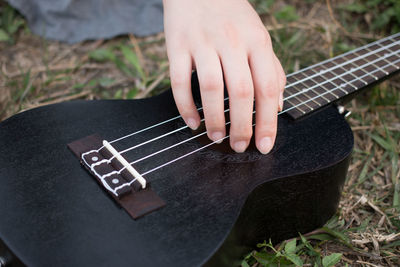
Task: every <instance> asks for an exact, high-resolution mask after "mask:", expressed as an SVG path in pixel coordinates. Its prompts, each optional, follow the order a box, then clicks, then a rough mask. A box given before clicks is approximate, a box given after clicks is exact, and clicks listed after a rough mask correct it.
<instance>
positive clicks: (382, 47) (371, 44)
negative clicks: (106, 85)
mask: <svg viewBox="0 0 400 267" xmlns="http://www.w3.org/2000/svg"><path fill="white" fill-rule="evenodd" d="M398 36H400V33H397V34H394V35H391V36H388V37H385V38H383V39H380V40H377V41H375V42H372V43H369V44H367V45H365V46H362V47H359V48H356V49H354V50H351V51H348V52H346V53H344V54H341V55H339V56H337V57H335V58H330V59H327V60H324V61H321V62H319V63H317V64H314V65H311V66H309V67H306V68H304V69H301V70H299V71H296V72H293V73H290V74H288V75H287V76H286V77H287V78H289V77H291V76H293V75H295V74H298V73H300V72H304V71H306V70H308V69H310V68H315V67H317V66H320V65H322V64H325V63H329V62H332V61H334V60H335V59H336V58H339V57H345V56H346V55H348V54H351V53H354V52H357V51H360V50H362V49H366V48H368V47H370V46H373V45H376V44H379V43H383V42H385V41H387V40H389V39H393V38H396V37H398ZM393 44H397V41H395V42H394V43H393ZM380 46H381V45H380ZM388 47H391V46H381V48H380V49H377V50H373V51H370V52H368V53H367V54H368V55H369V54H370V53H376V52H377V51H378V50H379V51H381V50H382V49H386V48H388ZM367 54H365V55H360V56H358V57H356V58H354V59H352V61H356V60H358V59H360V58H362V57H365V56H366V55H367ZM348 63H349V62H346V64H348ZM343 64H344V63H342V64H339V65H340V66H341V65H343ZM339 65H335V66H334V67H331V68H328V69H325V70H324V71H322V72H323V73H327V72H329V71H333V70H334V69H336V68H338V67H340V66H339ZM320 74H321V73H316V74H314V75H312V76H310V77H306V78H304V79H300V80H298V81H296V82H294V83H291V84H288V85H286V86H285V89H288V88H290V87H292V86H294V85H296V84H298V83H301V82H304V81H306V80H309V79H312V78H313V77H314V76H317V75H320ZM299 93H301V92H299ZM299 93H296V94H294V95H292V96H291V97H295V96H297V95H299ZM228 99H229V97H226V98H225V99H224V102H225V101H226V100H228ZM202 109H203V107H199V108H198V109H197V110H198V111H200V110H202ZM180 118H182V117H181V116H180V115H178V116H175V117H173V118H170V119H168V120H165V121H162V122H159V123H157V124H154V125H151V126H149V127H146V128H143V129H141V130H138V131H136V132H133V133H130V134H127V135H125V136H122V137H120V138H117V139H114V140H112V141H109V143H110V144H112V143H115V142H118V141H121V140H123V139H126V138H129V137H131V136H134V135H136V134H139V133H142V132H145V131H148V130H151V129H153V128H155V127H158V126H161V125H163V124H166V123H169V122H172V121H174V120H177V119H180ZM185 128H188V126H183V127H182V129H180V130H183V129H185ZM174 132H176V131H174ZM174 132H172V133H174ZM172 133H171V134H172ZM167 135H168V134H165V135H164V136H163V137H165V136H167ZM160 138H161V137H160ZM157 139H159V138H157ZM157 139H154V140H152V141H155V140H157ZM149 142H151V141H149ZM149 142H147V141H146V144H147V143H149ZM103 148H104V146H101V147H100V148H98V149H96V150H91V151H88V152H86V153H84V155H86V154H89V153H92V152H99V151H100V150H101V149H103Z"/></svg>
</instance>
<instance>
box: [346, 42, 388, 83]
mask: <svg viewBox="0 0 400 267" xmlns="http://www.w3.org/2000/svg"><path fill="white" fill-rule="evenodd" d="M366 50H367V51H369V49H368V48H367V49H366ZM354 54H355V55H357V56H359V54H358V53H357V52H354ZM361 60H362V61H364V62H365V63H370V62H369V61H367V60H366V59H363V58H362V59H361ZM383 60H384V61H387V60H386V59H383ZM387 63H388V64H391V63H390V62H388V61H387ZM368 68H372V69H378V70H379V71H381V72H383V74H384V75H389V72H387V71H385V70H384V69H382V68H381V67H380V66H378V65H376V64H375V63H370V65H369V66H366V67H365V69H366V70H367V71H369V72H370V71H371V70H368ZM378 77H380V75H378Z"/></svg>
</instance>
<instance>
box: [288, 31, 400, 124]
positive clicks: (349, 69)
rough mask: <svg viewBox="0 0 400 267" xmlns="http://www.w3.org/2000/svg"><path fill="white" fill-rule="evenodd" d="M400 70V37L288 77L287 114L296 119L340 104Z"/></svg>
mask: <svg viewBox="0 0 400 267" xmlns="http://www.w3.org/2000/svg"><path fill="white" fill-rule="evenodd" d="M399 69H400V33H397V34H395V35H392V36H389V37H387V38H384V39H381V40H379V41H376V42H373V43H370V44H368V45H365V46H362V47H360V48H358V49H355V50H352V51H350V52H347V53H345V54H342V55H339V56H337V57H334V58H332V59H328V60H325V61H323V62H321V63H318V64H315V65H313V66H310V67H308V68H305V69H302V70H300V71H298V72H295V73H292V74H289V75H288V76H287V85H286V88H285V92H284V99H285V101H284V112H286V113H288V114H289V115H290V116H291V117H293V118H294V119H297V118H300V117H302V116H304V115H306V114H309V113H311V112H313V111H315V110H317V109H319V108H321V107H323V106H326V105H328V104H330V103H332V102H335V101H337V100H340V99H342V98H344V97H346V96H348V95H350V94H352V93H355V92H357V91H359V90H360V89H362V88H365V87H367V86H369V85H372V84H375V83H376V82H379V81H381V80H382V79H385V78H387V77H388V76H390V75H392V74H394V73H395V72H397V71H399Z"/></svg>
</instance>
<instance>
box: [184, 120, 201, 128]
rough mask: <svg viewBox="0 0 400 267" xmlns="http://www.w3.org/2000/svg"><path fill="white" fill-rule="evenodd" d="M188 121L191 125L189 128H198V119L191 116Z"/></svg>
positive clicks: (188, 124)
mask: <svg viewBox="0 0 400 267" xmlns="http://www.w3.org/2000/svg"><path fill="white" fill-rule="evenodd" d="M186 123H187V126H189V128H190V129H192V130H196V129H197V128H198V127H199V126H198V125H197V121H196V120H195V119H192V118H189V119H188V120H187V122H186Z"/></svg>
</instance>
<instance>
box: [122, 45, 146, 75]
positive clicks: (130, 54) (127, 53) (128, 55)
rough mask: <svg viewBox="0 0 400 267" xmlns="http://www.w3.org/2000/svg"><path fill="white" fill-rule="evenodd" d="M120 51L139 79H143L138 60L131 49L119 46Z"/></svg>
mask: <svg viewBox="0 0 400 267" xmlns="http://www.w3.org/2000/svg"><path fill="white" fill-rule="evenodd" d="M121 51H122V54H123V55H124V57H125V59H126V60H127V61H128V62H129V63H130V64H131V65H132V66H133V67H134V68H135V70H136V71H137V72H138V73H139V74H140V77H142V78H145V74H144V71H143V69H142V66H141V65H140V62H139V59H138V57H137V56H136V54H135V53H134V52H133V51H132V49H131V48H130V47H128V46H125V45H121Z"/></svg>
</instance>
